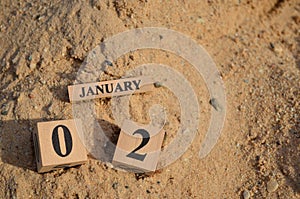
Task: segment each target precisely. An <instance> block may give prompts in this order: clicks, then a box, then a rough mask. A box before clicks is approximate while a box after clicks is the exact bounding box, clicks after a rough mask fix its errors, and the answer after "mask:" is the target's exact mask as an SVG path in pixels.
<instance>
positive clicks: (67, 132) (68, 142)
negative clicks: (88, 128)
mask: <svg viewBox="0 0 300 199" xmlns="http://www.w3.org/2000/svg"><path fill="white" fill-rule="evenodd" d="M58 128H62V129H63V132H64V138H65V139H64V140H65V146H66V153H65V154H62V152H61V148H60V144H59V143H60V142H59V138H58ZM52 145H53V148H54V151H55V152H56V153H57V155H59V156H61V157H66V156H68V155H69V154H70V153H71V151H72V147H73V142H72V136H71V133H70V130H69V129H68V128H67V127H66V126H64V125H58V126H56V127H55V128H54V129H53V132H52Z"/></svg>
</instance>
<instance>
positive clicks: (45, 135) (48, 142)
mask: <svg viewBox="0 0 300 199" xmlns="http://www.w3.org/2000/svg"><path fill="white" fill-rule="evenodd" d="M37 127H38V131H37V132H34V133H33V142H34V147H35V156H36V162H37V170H38V172H39V173H43V172H47V171H50V170H55V169H58V168H64V167H70V166H75V165H79V164H82V163H84V162H86V161H87V153H86V149H85V147H84V146H83V144H82V143H81V141H80V139H79V136H78V132H79V131H82V124H81V121H80V120H59V121H50V122H39V123H38V124H37Z"/></svg>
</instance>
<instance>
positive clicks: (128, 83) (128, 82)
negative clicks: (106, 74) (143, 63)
mask: <svg viewBox="0 0 300 199" xmlns="http://www.w3.org/2000/svg"><path fill="white" fill-rule="evenodd" d="M153 88H154V86H153V81H152V80H151V78H149V77H133V78H126V79H118V80H111V81H103V82H95V83H87V84H76V85H72V86H68V93H69V99H70V101H80V100H88V99H95V98H102V97H113V96H120V95H128V94H131V93H141V92H146V91H150V90H152V89H153Z"/></svg>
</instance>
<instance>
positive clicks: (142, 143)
mask: <svg viewBox="0 0 300 199" xmlns="http://www.w3.org/2000/svg"><path fill="white" fill-rule="evenodd" d="M164 135H165V131H164V130H163V129H158V128H155V127H150V126H147V127H140V126H137V125H136V124H135V123H133V122H131V121H126V122H124V124H123V125H122V128H121V132H120V135H119V138H118V143H117V146H116V150H115V154H114V157H113V162H112V163H113V165H114V166H115V167H117V168H122V169H125V170H128V171H132V172H135V173H141V172H150V171H155V170H156V167H157V163H158V159H159V154H160V151H161V146H162V142H163V139H164Z"/></svg>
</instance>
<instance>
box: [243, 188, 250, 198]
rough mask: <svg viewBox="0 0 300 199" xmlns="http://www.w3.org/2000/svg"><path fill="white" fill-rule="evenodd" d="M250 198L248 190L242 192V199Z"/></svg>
mask: <svg viewBox="0 0 300 199" xmlns="http://www.w3.org/2000/svg"><path fill="white" fill-rule="evenodd" d="M250 197H251V195H250V192H249V191H248V190H244V191H243V198H244V199H249V198H250Z"/></svg>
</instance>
